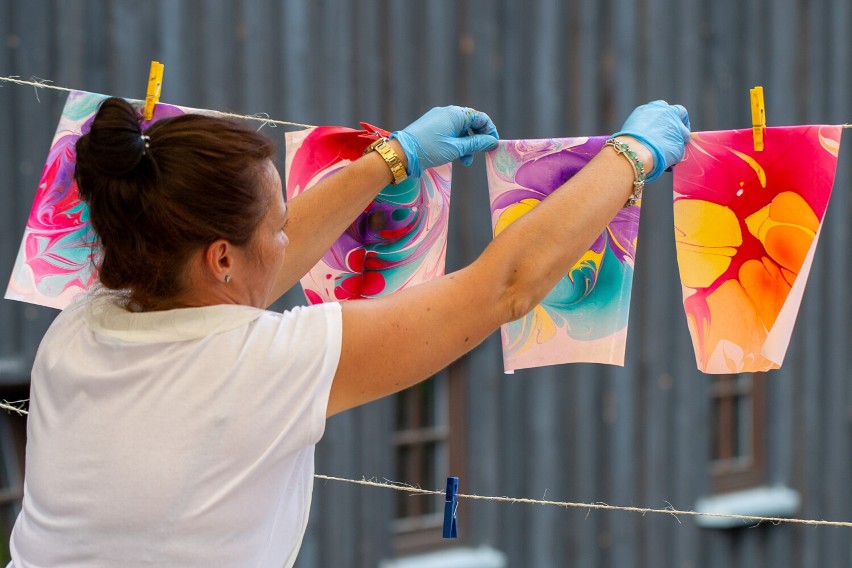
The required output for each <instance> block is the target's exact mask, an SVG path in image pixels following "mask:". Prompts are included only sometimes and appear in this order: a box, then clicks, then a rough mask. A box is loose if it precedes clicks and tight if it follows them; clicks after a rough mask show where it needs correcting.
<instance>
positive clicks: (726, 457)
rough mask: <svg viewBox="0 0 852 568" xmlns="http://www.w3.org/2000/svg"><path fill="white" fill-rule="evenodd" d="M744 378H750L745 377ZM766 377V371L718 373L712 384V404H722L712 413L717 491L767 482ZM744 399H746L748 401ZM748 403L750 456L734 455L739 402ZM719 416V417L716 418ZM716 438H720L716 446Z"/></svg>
mask: <svg viewBox="0 0 852 568" xmlns="http://www.w3.org/2000/svg"><path fill="white" fill-rule="evenodd" d="M741 378H747V380H742V379H741ZM765 382H766V377H765V375H764V374H763V373H740V374H726V375H717V376H715V377H714V383H713V385H712V386H711V387H710V404H711V406H714V405H716V404H720V410H719V412H718V414H716V413H715V412H711V414H710V416H711V419H710V428H711V429H713V430H711V431H710V434H711V442H710V444H709V445H710V452H711V456H710V458H709V463H710V487H711V490H712V492H713V493H714V494H718V493H726V492H731V491H737V490H741V489H747V488H751V487H757V486H760V485H763V484H765V483H766V480H767V467H766V466H767V464H766V443H767V438H766V435H767V428H766V418H767V415H766V384H765ZM742 399H745V400H744V401H743V400H742ZM743 403H745V404H746V405H747V414H748V426H747V432H746V434H745V436H746V437H747V443H748V446H749V450H750V451H749V452H748V453H747V455H745V456H742V455H734V450H735V438H736V437H737V435H738V433H737V432H736V430H735V429H736V428H737V425H738V422H737V421H736V420H735V417H736V412H737V410H736V408H735V407H736V405H738V404H743ZM714 417H715V420H714ZM712 440H715V441H717V446H718V447H716V448H714V447H713V443H712Z"/></svg>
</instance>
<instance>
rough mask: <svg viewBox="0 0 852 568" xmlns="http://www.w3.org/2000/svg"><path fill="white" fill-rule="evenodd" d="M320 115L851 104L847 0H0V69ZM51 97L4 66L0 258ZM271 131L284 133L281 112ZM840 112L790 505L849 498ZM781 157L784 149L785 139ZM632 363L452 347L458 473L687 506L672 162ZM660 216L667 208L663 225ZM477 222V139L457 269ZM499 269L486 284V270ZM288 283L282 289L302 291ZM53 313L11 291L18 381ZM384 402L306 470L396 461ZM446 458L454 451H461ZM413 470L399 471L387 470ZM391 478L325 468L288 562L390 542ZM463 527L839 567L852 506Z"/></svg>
mask: <svg viewBox="0 0 852 568" xmlns="http://www.w3.org/2000/svg"><path fill="white" fill-rule="evenodd" d="M152 59H157V60H159V61H161V62H163V63H164V64H165V82H164V89H163V100H164V101H167V102H174V103H177V104H182V105H187V106H194V107H202V108H214V109H221V110H229V111H233V112H237V113H243V114H248V113H256V112H266V113H268V114H269V115H270V116H272V117H274V118H280V119H284V120H292V121H296V122H304V123H310V124H345V125H355V124H357V122H358V121H360V120H366V121H369V122H373V123H376V124H379V125H384V126H386V127H389V128H400V127H403V126H405V125H406V124H407V123H408V122H410V121H411V120H413V119H415V118H416V117H417V116H419V115H420V114H421V113H422V112H424V111H425V110H427V109H428V108H430V107H431V106H435V105H443V104H448V103H455V104H462V105H469V106H473V107H476V108H480V109H482V110H485V111H487V112H489V113H490V114H491V116H492V117H493V118H494V120H495V122H496V123H497V125H498V127H499V128H500V131H501V134H502V135H503V137H505V138H536V137H553V136H571V135H590V134H604V133H608V132H612V131H614V130H616V129H617V128H618V127H619V126H620V123H621V121H622V120H623V119H624V118H625V117H626V116H627V114H628V113H629V112H630V110H631V109H632V108H633V107H634V106H636V105H637V104H640V103H642V102H645V101H647V100H651V99H656V98H664V99H667V100H669V101H676V102H680V103H682V104H684V105H685V106H687V108H689V110H690V114H691V118H692V124H693V126H694V128H695V129H697V130H714V129H727V128H741V127H747V126H748V125H749V120H750V110H749V102H748V88H749V87H751V86H753V85H757V84H761V85H763V86H764V87H765V88H766V103H767V114H768V121H769V124H771V125H784V124H799V123H843V122H850V121H852V104H850V101H852V98H850V93H852V77H850V71H851V70H852V5H850V3H849V2H847V1H828V0H816V1H811V2H801V1H795V0H773V1H770V0H696V1H694V2H681V1H678V0H640V1H638V2H622V1H616V0H571V1H564V2H563V1H559V0H533V1H529V2H518V1H517V0H465V1H457V2H449V1H439V0H425V1H422V2H393V1H391V0H359V1H358V2H350V1H348V0H288V1H286V2H280V1H273V0H238V1H227V0H205V1H202V0H194V1H186V2H171V1H167V0H159V1H148V2H139V1H138V0H112V1H109V0H8V1H5V2H2V3H0V74H2V75H20V76H23V77H31V76H35V77H41V78H45V79H50V80H52V81H54V82H55V83H56V84H58V85H63V86H69V87H74V88H80V89H84V90H89V91H96V92H104V93H109V94H114V95H119V96H126V97H133V98H141V97H143V96H144V90H145V86H146V77H147V70H148V65H149V62H150V61H151V60H152ZM64 98H65V97H64V96H63V95H61V94H58V93H55V92H50V91H40V92H39V93H38V94H36V93H35V92H34V91H33V89H31V88H28V87H19V86H10V85H0V203H2V206H0V281H2V283H3V285H4V286H5V278H6V276H7V275H8V274H9V272H10V270H11V267H12V265H13V262H14V258H15V255H16V253H17V249H18V244H19V242H20V235H21V233H22V231H23V225H24V222H25V219H26V216H27V214H28V212H29V208H30V204H31V202H32V197H33V195H34V192H35V188H36V184H37V181H38V178H39V174H40V171H41V165H42V160H43V158H44V156H45V155H46V151H47V149H48V146H49V144H50V141H51V138H52V136H53V129H54V128H55V125H56V121H57V119H58V116H59V113H60V110H61V107H62V105H63V103H64ZM265 132H266V133H267V134H268V135H270V136H273V137H275V138H276V139H277V140H278V141H279V143H280V144H281V146H282V147H283V141H282V137H283V129H281V128H278V129H269V128H266V129H265ZM850 134H852V132H850V131H846V138H847V140H846V141H845V145H844V147H843V148H842V150H841V156H840V162H839V167H838V175H837V180H836V184H835V191H834V195H833V197H832V201H831V204H830V207H829V210H828V213H827V215H826V219H825V225H824V229H823V236H822V239H821V241H822V242H821V243H820V248H819V250H818V251H817V255H816V258H815V260H814V266H813V270H812V273H811V277H810V281H809V284H808V289H807V291H806V293H805V297H804V302H803V306H802V310H801V313H800V315H799V321H798V325H797V328H796V331H795V333H794V336H793V341H792V344H791V348H790V352H789V354H788V357H787V360H786V362H785V365H784V368H783V369H782V370H780V371H776V372H773V373H770V375H769V377H768V378H767V379H766V380H767V381H768V384H769V389H768V395H769V412H768V414H769V427H768V432H769V439H768V462H769V475H770V479H769V482H770V483H771V484H783V485H787V486H789V487H792V488H794V489H796V490H797V491H799V492H800V493H801V496H802V508H801V510H800V511H799V516H801V517H805V518H823V519H833V520H846V521H848V520H850V511H852V494H851V492H852V490H850V485H852V484H850V483H849V481H850V478H852V451H850V450H852V387H850V380H849V369H850V368H852V355H850V353H852V350H850V348H849V346H850V340H852V338H850V323H849V321H850V317H852V305H850V300H849V298H848V287H849V286H848V282H850V280H851V279H852V269H851V268H850V256H851V255H852V238H850V237H852V235H850V229H849V221H848V220H849V219H850V217H852V204H850V189H852V143H850V140H848V138H849V136H850ZM790 159H795V156H791V157H790ZM642 217H643V218H642V225H641V230H640V237H639V247H638V249H639V250H638V254H639V258H638V261H637V267H636V274H635V283H634V292H633V305H632V314H631V323H630V333H629V337H628V354H627V364H626V366H625V368H623V369H621V368H613V367H605V366H595V365H582V364H581V365H571V366H562V367H555V368H548V369H541V370H534V371H521V372H518V373H517V374H516V375H514V376H504V375H503V374H502V364H501V354H500V342H499V337H498V336H497V335H495V336H492V337H491V338H489V339H488V340H487V341H486V342H485V343H484V344H483V345H482V346H480V347H479V348H477V349H476V350H475V351H474V352H473V353H471V354H470V355H469V356H468V357H467V358H466V365H465V368H466V369H467V378H466V379H465V381H466V384H465V397H466V400H465V408H466V412H465V418H466V440H465V442H466V448H467V455H466V464H467V465H466V471H465V472H464V473H463V477H462V488H463V490H465V491H470V492H475V493H479V494H491V495H513V496H526V497H533V498H535V497H541V496H542V495H545V494H546V496H547V498H548V499H555V500H570V501H604V502H607V503H611V504H619V505H637V506H650V507H664V506H666V505H667V504H668V503H671V504H672V505H673V506H674V507H676V508H685V509H689V508H691V507H693V505H694V504H695V501H696V499H697V498H698V497H700V496H702V495H705V494H706V493H707V492H708V491H709V485H708V466H707V456H708V446H707V444H708V441H707V440H708V426H707V422H708V408H707V401H708V398H707V388H708V380H707V378H706V377H703V376H702V375H700V374H699V373H698V372H697V371H696V370H695V364H694V358H693V355H692V350H691V343H690V340H689V335H688V332H687V328H686V324H685V320H684V317H683V313H682V309H681V305H680V301H679V298H680V289H679V285H678V281H677V269H676V264H675V251H674V243H673V239H672V234H671V227H672V210H671V177H670V176H663V178H662V179H661V180H660V181H657V182H655V183H654V184H653V185H652V186H650V187H649V188H648V190H647V192H646V198H645V201H644V206H643V215H642ZM667 227H668V229H667ZM490 238H491V232H490V225H489V215H488V199H487V187H486V179H485V170H484V167H483V160H482V159H481V158H479V159H477V160H476V163H475V164H474V165H473V167H471V168H469V169H468V168H463V167H461V166H457V167H455V171H454V183H453V209H452V213H451V228H450V249H449V252H448V263H449V268H450V269H454V268H458V267H460V266H463V265H464V264H466V263H468V262H470V261H471V260H472V259H474V258H475V257H476V255H477V254H478V253H479V252H480V251H481V250H482V249H483V247H484V246H485V245H486V244H487V243H488V241H489V240H490ZM483 285H487V283H483ZM300 301H301V296H300V293H298V291H297V292H291V293H290V294H289V295H288V296H287V297H286V298H285V300H284V301H283V302H282V303H281V306H280V307H285V306H289V305H293V304H296V303H299V302H300ZM54 315H55V313H54V312H53V311H52V310H48V309H39V308H35V307H31V306H25V305H23V304H17V303H13V302H9V301H0V382H3V383H6V384H10V383H22V382H26V381H27V372H28V368H29V365H30V364H31V362H32V357H33V355H34V353H35V349H36V348H37V346H38V342H39V340H40V337H41V335H42V334H43V332H44V330H45V329H46V326H47V325H49V323H50V321H51V320H52V318H53V316H54ZM391 413H392V408H391V406H390V405H389V404H388V402H387V401H380V402H378V403H374V404H372V405H371V406H370V407H367V408H364V409H360V410H357V411H353V412H349V413H346V414H344V415H342V416H339V417H336V418H334V419H333V420H331V421H330V422H329V424H328V429H327V432H326V436H325V438H324V440H323V442H322V443H321V445H320V446H319V447H318V458H317V470H318V471H319V472H323V473H328V474H332V475H341V476H348V477H353V478H361V477H362V476H366V477H368V478H369V477H373V476H376V477H378V478H383V477H392V472H393V471H394V468H393V463H392V459H393V458H392V453H391V445H390V437H389V433H390V431H391V427H392V416H391ZM449 473H450V472H448V474H449ZM400 481H405V480H400ZM392 505H393V498H392V495H390V494H389V492H387V491H380V490H375V489H366V488H358V487H354V486H348V485H341V484H335V483H317V485H316V490H315V494H314V504H313V514H312V517H311V520H310V524H309V529H308V533H307V535H306V538H305V544H304V547H303V551H302V554H301V557H300V560H299V564H298V565H299V566H300V567H301V568H312V567H327V566H334V567H336V568H345V567H373V566H377V565H378V563H379V562H380V561H381V559H383V558H389V557H391V556H392V542H391V535H390V530H389V521H390V517H391V516H392V514H393V506H392ZM462 531H463V532H464V534H465V537H466V544H469V545H471V546H478V545H488V546H491V547H494V548H497V549H499V550H502V551H503V552H504V553H505V554H506V555H507V557H508V560H509V565H510V566H513V567H514V566H524V567H526V566H531V567H552V566H569V565H570V566H575V567H579V568H592V567H596V568H599V567H618V568H621V567H634V566H635V567H647V568H656V567H661V566H665V567H669V566H671V567H679V568H722V567H732V568H740V567H741V568H746V567H748V568H754V567H760V566H772V567H773V568H776V567H777V568H793V567H811V566H848V565H850V563H852V544H850V543H852V538H850V533H849V529H841V528H818V529H815V528H802V527H794V526H790V525H782V526H768V527H759V528H756V529H749V530H733V531H719V530H708V529H701V528H699V527H698V526H697V525H696V524H695V523H694V521H693V520H692V519H689V518H687V519H680V521H678V520H676V519H674V518H672V517H668V516H655V515H647V516H644V517H643V516H639V515H635V514H631V513H621V512H592V513H588V512H587V511H584V510H583V511H580V510H564V509H557V508H547V507H532V506H519V505H514V506H507V505H499V504H493V503H485V502H463V503H462Z"/></svg>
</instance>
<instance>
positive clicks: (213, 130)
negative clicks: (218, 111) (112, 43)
mask: <svg viewBox="0 0 852 568" xmlns="http://www.w3.org/2000/svg"><path fill="white" fill-rule="evenodd" d="M76 150H77V165H76V170H75V173H74V175H75V178H76V180H77V184H78V187H79V191H80V197H81V199H83V200H84V201H85V202H86V203H87V205H88V206H89V211H90V215H91V217H90V219H91V223H92V227H93V228H94V230H95V232H96V233H97V235H98V239H99V251H98V256H99V258H100V263H99V266H98V270H99V272H100V281H101V283H102V284H103V286H104V287H106V288H107V289H110V290H120V291H126V292H127V293H128V295H129V299H128V300H129V303H130V304H131V305H133V306H135V307H136V308H137V309H157V308H159V307H163V306H167V305H169V304H170V301H171V300H173V299H174V298H175V297H176V296H177V295H178V294H179V293H181V292H182V291H183V290H184V288H185V285H186V282H185V270H186V266H187V262H188V260H189V258H190V256H191V254H192V253H193V252H195V251H197V250H199V249H200V248H202V247H205V246H207V245H209V244H210V243H212V242H213V241H215V240H217V239H220V238H221V239H225V240H227V241H229V242H230V243H232V244H234V245H237V246H243V245H246V244H248V243H249V241H250V240H251V237H252V235H253V234H254V231H255V228H256V227H257V226H258V224H259V223H260V221H261V219H262V218H263V216H264V215H265V213H266V210H267V208H268V206H269V203H268V199H267V198H266V197H265V196H264V194H263V192H262V190H261V187H262V182H263V179H262V178H263V176H264V168H263V162H264V161H265V160H266V159H268V158H270V157H271V156H272V155H273V154H274V146H273V144H272V142H271V141H270V140H269V139H267V138H266V137H265V136H262V135H260V134H258V133H256V132H254V131H253V130H250V129H248V128H245V127H244V126H242V125H240V124H238V123H235V122H232V121H230V120H225V119H221V118H215V117H211V116H204V115H199V114H187V115H183V116H179V117H175V118H168V119H164V120H161V121H159V122H156V123H154V124H153V125H152V126H151V127H150V128H148V129H147V130H146V131H145V132H144V133H143V131H142V129H141V127H140V125H139V115H138V114H137V112H136V110H135V109H134V107H133V106H131V105H130V104H129V103H128V102H127V101H125V100H123V99H117V98H111V99H107V100H106V101H104V102H103V103H102V105H101V107H100V109H99V110H98V113H97V115H96V116H95V120H94V122H93V123H92V127H91V130H90V131H89V133H88V134H85V135H84V136H82V137H81V138H80V139H79V140H78V141H77V147H76Z"/></svg>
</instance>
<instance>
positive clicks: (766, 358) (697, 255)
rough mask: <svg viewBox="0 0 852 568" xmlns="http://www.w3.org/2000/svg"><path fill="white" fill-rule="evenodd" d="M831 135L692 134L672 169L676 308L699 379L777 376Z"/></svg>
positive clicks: (831, 152)
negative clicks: (679, 300)
mask: <svg viewBox="0 0 852 568" xmlns="http://www.w3.org/2000/svg"><path fill="white" fill-rule="evenodd" d="M840 134H841V127H840V126H795V127H777V128H767V129H766V130H765V149H764V150H763V151H761V152H756V151H755V150H754V143H753V138H752V131H751V129H748V130H728V131H719V132H696V133H693V135H692V140H691V142H690V143H689V145H688V146H687V149H686V156H685V158H684V160H683V161H682V162H681V163H680V164H679V165H678V166H677V167H676V168H674V172H675V174H674V224H675V239H676V245H677V259H678V266H679V268H680V277H681V284H682V288H683V298H684V300H683V306H684V310H685V311H686V317H687V322H688V325H689V331H690V333H691V334H692V342H693V345H694V347H695V359H696V362H697V364H698V368H699V370H701V371H703V372H705V373H741V372H759V371H767V370H770V369H777V368H779V367H780V366H781V364H782V362H783V361H784V355H785V353H786V351H787V346H788V344H789V342H790V335H791V334H792V332H793V325H794V323H795V321H796V315H797V314H798V310H799V305H800V303H801V299H802V294H803V292H804V289H805V283H806V282H807V278H808V272H809V270H810V267H811V262H812V260H813V255H814V251H815V250H816V246H817V241H818V239H819V233H820V227H821V224H822V219H823V215H824V214H825V209H826V206H827V204H828V199H829V197H830V195H831V187H832V184H833V183H834V173H835V169H836V166H837V154H838V151H839V149H840Z"/></svg>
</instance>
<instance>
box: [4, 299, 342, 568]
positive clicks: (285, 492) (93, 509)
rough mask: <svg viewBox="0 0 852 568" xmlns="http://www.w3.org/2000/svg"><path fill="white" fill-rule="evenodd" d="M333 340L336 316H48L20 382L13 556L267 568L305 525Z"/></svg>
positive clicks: (216, 312) (221, 311) (99, 306)
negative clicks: (24, 413)
mask: <svg viewBox="0 0 852 568" xmlns="http://www.w3.org/2000/svg"><path fill="white" fill-rule="evenodd" d="M340 334H341V332H340V307H339V305H337V304H329V305H324V306H317V307H313V308H307V309H300V310H295V311H293V312H288V313H286V314H283V315H281V314H273V313H270V312H265V311H263V310H258V309H255V308H251V307H247V306H211V307H204V308H188V309H181V310H169V311H163V312H151V313H130V312H127V311H126V310H124V308H121V307H119V306H117V305H115V304H113V303H112V302H111V301H110V300H108V299H104V298H102V299H97V300H94V301H92V302H89V304H88V305H83V306H77V307H74V308H70V309H69V310H67V311H66V312H64V313H62V314H61V315H60V316H59V317H58V318H57V320H56V322H55V323H54V325H53V326H52V327H51V329H50V331H49V332H48V334H47V335H46V337H45V339H44V342H43V343H42V346H41V349H40V352H39V355H38V357H37V359H36V363H35V365H34V369H33V381H32V389H33V396H32V401H33V403H32V406H31V408H30V417H29V426H28V436H29V443H28V450H27V452H28V453H27V472H26V479H27V487H26V495H25V498H24V506H23V512H22V514H21V517H20V518H19V520H18V523H17V524H16V527H15V529H14V532H13V536H12V553H13V558H15V557H19V554H20V555H21V556H20V557H22V558H26V559H27V562H32V563H33V564H34V565H39V566H46V565H47V566H53V565H56V566H59V565H61V566H74V565H78V566H87V567H91V566H101V565H103V566H116V565H121V566H131V565H140V566H142V565H164V564H178V565H181V566H211V565H216V566H231V565H233V566H245V565H251V566H265V565H267V563H268V564H269V565H274V566H280V563H281V559H282V558H286V557H288V556H290V555H291V553H292V555H294V554H295V551H296V550H297V549H298V545H299V543H300V541H301V537H302V534H303V532H304V528H305V524H306V522H307V515H308V509H309V507H310V495H311V488H312V484H313V475H312V474H313V453H314V444H315V443H316V442H317V441H318V440H319V439H320V437H321V436H322V432H323V429H324V424H325V412H326V404H327V400H328V390H329V388H330V386H331V380H332V377H333V375H334V372H335V369H336V366H337V360H338V357H339V352H340ZM271 505H273V506H271ZM46 542H49V543H51V545H50V546H47V547H45V546H43V543H46ZM27 565H28V564H27V563H25V562H20V561H18V563H17V564H16V566H21V567H23V566H27Z"/></svg>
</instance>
